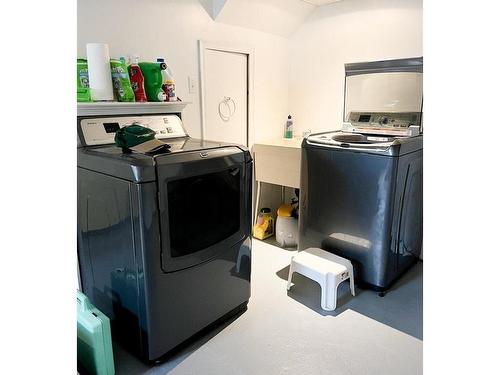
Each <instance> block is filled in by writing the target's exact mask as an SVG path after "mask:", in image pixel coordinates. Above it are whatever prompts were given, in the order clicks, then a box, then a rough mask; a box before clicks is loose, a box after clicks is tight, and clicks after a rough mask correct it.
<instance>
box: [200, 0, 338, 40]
mask: <svg viewBox="0 0 500 375" xmlns="http://www.w3.org/2000/svg"><path fill="white" fill-rule="evenodd" d="M337 1H339V0H199V2H200V3H201V5H202V6H203V8H205V10H206V11H207V13H208V14H209V15H210V17H212V19H213V20H215V21H217V22H221V23H225V24H229V25H234V26H241V27H245V28H248V29H254V30H260V31H264V32H267V33H271V34H276V35H281V36H284V37H289V36H290V35H291V34H292V33H293V32H294V31H295V30H297V29H298V28H299V27H300V25H301V24H302V23H303V22H304V21H305V19H306V18H307V17H308V16H309V15H310V14H311V13H312V12H313V11H314V9H316V7H317V6H320V5H325V4H329V3H335V2H337Z"/></svg>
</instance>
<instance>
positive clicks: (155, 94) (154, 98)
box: [139, 62, 167, 102]
mask: <svg viewBox="0 0 500 375" xmlns="http://www.w3.org/2000/svg"><path fill="white" fill-rule="evenodd" d="M139 67H140V68H141V71H142V74H143V75H144V89H145V90H146V96H147V97H148V101H150V102H164V101H166V100H167V94H165V91H163V88H162V85H163V76H162V73H161V72H162V70H165V69H167V65H166V64H165V63H164V62H160V63H158V62H155V63H153V62H140V63H139Z"/></svg>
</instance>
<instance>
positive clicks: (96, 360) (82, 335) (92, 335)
mask: <svg viewBox="0 0 500 375" xmlns="http://www.w3.org/2000/svg"><path fill="white" fill-rule="evenodd" d="M76 293H77V296H76V300H77V356H78V357H77V358H78V361H79V362H80V364H81V365H82V366H83V367H85V369H86V370H87V371H88V372H90V373H91V374H96V375H114V373H115V364H114V361H113V346H112V343H111V327H110V324H109V318H108V317H107V316H106V315H104V314H103V313H102V312H101V311H100V310H98V309H97V308H95V307H94V306H93V305H92V304H91V303H90V300H89V299H88V297H87V296H86V295H85V294H83V293H82V292H80V291H79V290H77V292H76Z"/></svg>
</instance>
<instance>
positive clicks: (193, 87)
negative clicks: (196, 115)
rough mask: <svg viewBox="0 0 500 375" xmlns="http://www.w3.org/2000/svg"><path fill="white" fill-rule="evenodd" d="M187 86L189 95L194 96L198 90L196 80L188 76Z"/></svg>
mask: <svg viewBox="0 0 500 375" xmlns="http://www.w3.org/2000/svg"><path fill="white" fill-rule="evenodd" d="M188 85H189V93H190V94H195V93H196V90H197V89H198V80H197V79H196V78H195V77H193V76H189V77H188Z"/></svg>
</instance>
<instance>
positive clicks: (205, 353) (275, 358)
mask: <svg viewBox="0 0 500 375" xmlns="http://www.w3.org/2000/svg"><path fill="white" fill-rule="evenodd" d="M294 254H295V251H290V250H286V249H280V248H278V247H275V246H272V245H270V244H268V243H265V242H261V241H257V240H255V241H254V245H253V259H252V262H253V263H252V297H251V298H250V302H249V304H248V310H247V311H245V312H244V313H243V314H241V315H240V316H239V317H237V318H235V319H233V320H232V321H231V322H229V323H226V324H223V325H221V326H219V327H217V328H215V329H214V330H213V331H210V332H209V333H207V334H206V335H205V336H203V337H201V338H200V339H199V340H197V341H195V342H194V343H192V344H191V345H190V346H188V347H187V348H185V349H184V350H182V351H180V352H179V353H178V354H176V355H175V356H174V357H172V358H171V359H170V360H169V361H167V362H164V363H162V364H161V365H157V366H154V367H148V366H146V365H144V364H143V363H142V362H140V361H139V360H137V359H136V358H135V357H133V356H131V355H130V354H128V352H126V351H125V350H123V349H122V348H120V347H119V346H118V345H116V346H115V347H114V355H115V367H116V374H117V375H120V374H155V375H159V374H172V375H175V374H180V375H187V374H193V375H194V374H196V375H198V374H203V375H211V374H213V375H225V374H241V375H243V374H245V375H275V374H276V375H278V374H290V375H292V374H297V375H299V374H300V375H309V374H336V375H344V374H345V375H364V374H366V375H372V374H384V375H390V374H398V375H400V374H405V375H412V374H422V263H421V262H419V263H418V264H417V265H416V266H415V267H413V268H412V269H411V270H410V271H409V272H408V273H407V274H406V275H405V276H404V277H403V278H402V279H401V280H400V281H399V282H398V283H397V284H396V285H395V286H394V287H393V289H392V290H391V291H390V292H389V293H387V295H386V296H385V297H383V298H381V297H378V295H377V294H376V293H374V292H372V291H368V290H360V289H357V290H356V297H351V296H350V294H349V287H348V284H347V283H346V282H344V283H343V284H342V285H341V286H340V287H339V301H338V304H337V306H338V307H337V310H335V312H326V311H323V310H321V308H320V287H319V285H318V284H316V283H315V282H314V281H311V280H309V279H307V278H305V277H302V276H301V275H299V274H295V275H294V277H293V282H294V284H295V285H294V286H292V288H291V290H290V292H288V293H287V291H286V278H287V275H288V265H289V262H290V258H291V256H292V255H294Z"/></svg>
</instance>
